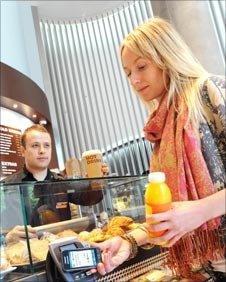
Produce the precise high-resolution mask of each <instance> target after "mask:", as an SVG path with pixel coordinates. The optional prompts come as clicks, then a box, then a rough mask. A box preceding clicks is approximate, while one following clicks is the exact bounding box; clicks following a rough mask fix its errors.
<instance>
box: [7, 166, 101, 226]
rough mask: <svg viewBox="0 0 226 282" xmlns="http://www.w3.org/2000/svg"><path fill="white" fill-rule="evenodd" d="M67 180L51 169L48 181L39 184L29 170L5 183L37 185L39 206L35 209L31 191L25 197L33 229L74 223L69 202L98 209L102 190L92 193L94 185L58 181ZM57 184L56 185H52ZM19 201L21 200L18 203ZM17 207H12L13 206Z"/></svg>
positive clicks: (12, 176)
mask: <svg viewBox="0 0 226 282" xmlns="http://www.w3.org/2000/svg"><path fill="white" fill-rule="evenodd" d="M58 180H64V178H63V177H62V176H61V175H59V174H56V173H54V172H52V171H50V170H49V169H48V171H47V175H46V177H45V179H44V181H41V182H39V181H37V180H36V179H35V178H34V176H33V174H32V173H30V172H29V171H28V170H27V169H26V167H24V168H23V169H22V170H21V171H19V172H17V173H15V174H12V175H10V176H8V177H7V178H5V179H3V181H2V182H4V183H19V182H27V181H32V182H33V181H34V182H35V183H34V189H33V197H34V198H35V199H38V202H37V203H36V204H35V205H34V206H32V207H31V199H30V196H29V195H27V193H26V192H27V191H28V190H27V189H26V190H25V191H23V192H24V194H23V198H24V199H25V206H26V213H27V214H26V216H27V222H29V224H30V225H31V226H39V225H43V224H48V223H54V222H59V221H63V220H68V219H71V212H70V206H69V202H71V203H74V204H77V205H84V206H89V205H94V204H97V203H98V202H100V201H101V200H102V199H103V193H102V191H101V190H99V191H98V190H96V191H95V190H92V188H91V185H90V181H89V180H87V181H84V180H83V181H79V182H67V181H58ZM52 181H53V182H55V181H56V182H55V184H56V185H52V184H51V183H50V182H52ZM74 188H76V189H77V191H75V192H72V193H68V190H70V189H74ZM18 201H19V199H18ZM12 204H13V203H11V206H12Z"/></svg>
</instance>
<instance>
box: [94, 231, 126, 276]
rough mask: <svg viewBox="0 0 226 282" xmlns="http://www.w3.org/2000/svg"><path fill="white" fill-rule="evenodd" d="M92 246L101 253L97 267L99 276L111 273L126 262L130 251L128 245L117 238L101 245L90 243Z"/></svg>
mask: <svg viewBox="0 0 226 282" xmlns="http://www.w3.org/2000/svg"><path fill="white" fill-rule="evenodd" d="M92 246H93V247H97V248H99V249H100V250H101V251H102V262H101V263H99V264H98V265H97V270H98V272H99V273H100V274H101V275H105V274H106V273H108V272H111V271H112V270H114V269H115V268H116V267H117V266H119V265H120V264H122V263H123V262H124V261H126V260H127V259H128V257H129V255H130V251H131V246H130V243H129V242H128V241H126V240H124V239H122V238H121V237H119V236H117V237H113V238H111V239H109V240H106V241H104V242H103V243H92Z"/></svg>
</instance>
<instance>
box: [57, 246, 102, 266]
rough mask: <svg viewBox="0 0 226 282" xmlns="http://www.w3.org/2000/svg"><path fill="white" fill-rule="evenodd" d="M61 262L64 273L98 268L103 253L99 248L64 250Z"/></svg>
mask: <svg viewBox="0 0 226 282" xmlns="http://www.w3.org/2000/svg"><path fill="white" fill-rule="evenodd" d="M61 262H62V267H63V269H64V271H75V270H83V269H91V268H96V266H97V264H98V263H99V262H101V252H100V250H99V249H98V248H78V249H76V250H64V251H62V253H61Z"/></svg>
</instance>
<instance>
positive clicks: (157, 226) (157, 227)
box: [147, 221, 171, 231]
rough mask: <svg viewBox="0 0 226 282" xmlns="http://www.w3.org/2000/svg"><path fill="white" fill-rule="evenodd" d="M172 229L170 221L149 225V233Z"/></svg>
mask: <svg viewBox="0 0 226 282" xmlns="http://www.w3.org/2000/svg"><path fill="white" fill-rule="evenodd" d="M170 228H171V224H170V221H164V222H159V223H156V224H148V226H147V229H148V230H149V231H163V230H167V229H170Z"/></svg>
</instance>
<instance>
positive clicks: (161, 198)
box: [145, 172, 172, 237]
mask: <svg viewBox="0 0 226 282" xmlns="http://www.w3.org/2000/svg"><path fill="white" fill-rule="evenodd" d="M165 180H166V177H165V174H164V173H163V172H152V173H150V174H149V175H148V181H149V183H148V184H147V186H146V191H145V213H146V215H151V214H154V213H161V212H165V211H167V210H169V209H170V208H171V202H172V196H171V192H170V189H169V187H168V186H167V184H166V183H165ZM146 222H147V223H149V224H156V223H157V222H153V221H151V219H149V220H146ZM165 231H166V230H162V231H156V232H149V234H150V237H160V236H162V235H163V233H164V232H165Z"/></svg>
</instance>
